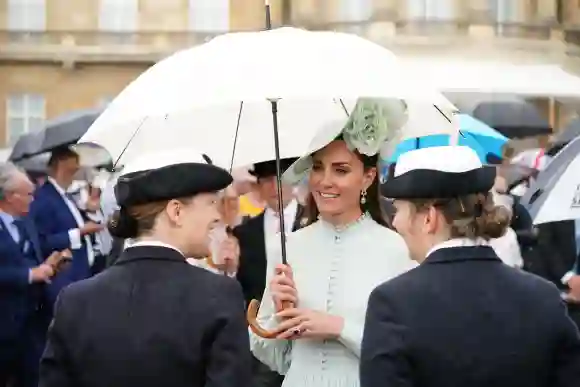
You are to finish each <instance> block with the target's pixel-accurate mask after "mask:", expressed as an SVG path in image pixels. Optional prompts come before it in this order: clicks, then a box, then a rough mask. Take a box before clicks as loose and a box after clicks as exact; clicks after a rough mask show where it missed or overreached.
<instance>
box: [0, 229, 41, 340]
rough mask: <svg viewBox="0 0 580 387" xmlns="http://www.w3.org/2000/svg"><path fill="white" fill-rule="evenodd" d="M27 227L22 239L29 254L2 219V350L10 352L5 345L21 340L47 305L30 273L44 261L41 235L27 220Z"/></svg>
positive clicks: (0, 304)
mask: <svg viewBox="0 0 580 387" xmlns="http://www.w3.org/2000/svg"><path fill="white" fill-rule="evenodd" d="M23 225H24V232H21V235H20V237H21V238H25V239H26V240H28V243H29V247H28V250H27V252H26V253H25V252H24V251H23V250H22V249H21V248H20V246H19V245H18V244H17V243H16V242H15V241H14V239H13V238H12V236H11V235H10V232H9V231H8V229H7V227H8V225H5V224H4V223H3V222H2V220H1V219H0V311H1V312H0V350H2V349H9V348H8V345H7V344H5V345H3V344H2V343H3V342H4V343H6V342H10V341H13V340H18V338H19V336H20V335H21V334H22V332H23V330H24V329H25V326H26V323H27V321H28V319H29V318H30V317H31V316H32V314H33V313H34V312H36V311H38V310H39V309H41V308H43V307H44V306H45V301H46V300H45V298H44V297H45V287H44V285H43V284H30V283H29V271H30V269H31V268H32V267H35V266H38V265H39V264H41V263H42V262H43V260H44V259H43V255H42V252H41V248H40V241H39V238H38V234H37V231H36V228H35V226H34V224H33V223H32V222H31V221H30V220H29V219H27V218H24V219H23ZM22 234H25V235H22ZM10 346H12V345H10Z"/></svg>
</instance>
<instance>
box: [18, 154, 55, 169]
mask: <svg viewBox="0 0 580 387" xmlns="http://www.w3.org/2000/svg"><path fill="white" fill-rule="evenodd" d="M49 158H50V154H49V153H45V154H41V155H36V156H33V157H30V158H25V159H21V160H19V161H15V162H14V164H16V165H17V166H19V167H20V168H22V169H24V170H25V171H26V172H28V173H31V174H45V173H46V172H47V168H48V159H49Z"/></svg>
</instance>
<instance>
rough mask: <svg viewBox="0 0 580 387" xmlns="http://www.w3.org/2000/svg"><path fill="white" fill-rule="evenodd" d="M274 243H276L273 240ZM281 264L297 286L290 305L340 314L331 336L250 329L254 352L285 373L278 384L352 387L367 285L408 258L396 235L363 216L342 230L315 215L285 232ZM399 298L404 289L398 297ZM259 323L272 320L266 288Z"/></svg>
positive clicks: (400, 268) (404, 265) (405, 266)
mask: <svg viewBox="0 0 580 387" xmlns="http://www.w3.org/2000/svg"><path fill="white" fill-rule="evenodd" d="M278 246H279V244H278ZM270 257H271V258H272V259H271V260H270V261H269V262H268V273H269V275H272V273H273V272H274V268H275V266H276V265H277V264H279V263H280V262H281V255H280V247H278V248H277V249H276V250H273V251H271V252H270ZM287 258H288V264H289V265H290V266H292V269H293V273H294V280H295V282H296V288H297V290H298V294H299V299H300V304H299V305H298V307H300V308H307V309H313V310H318V311H322V312H326V313H330V314H334V315H338V316H341V317H343V318H344V328H343V331H342V334H341V336H340V338H339V339H338V340H324V341H323V340H310V339H299V340H294V341H287V340H271V339H262V338H260V337H258V336H256V335H254V334H253V333H252V332H250V343H251V349H252V352H253V353H254V355H255V356H256V358H258V360H260V361H261V362H263V363H264V364H266V365H267V366H268V367H270V368H271V369H272V370H275V371H277V372H279V373H281V374H284V375H286V376H285V379H284V383H283V387H331V386H332V387H334V386H338V387H358V386H359V356H360V346H361V341H362V334H363V327H364V320H365V314H366V306H367V301H368V297H369V295H370V293H371V291H372V290H373V289H374V288H375V287H376V286H378V285H379V284H381V283H383V282H385V281H387V280H389V279H391V278H393V277H396V276H398V275H400V274H402V273H404V272H406V271H408V270H409V269H411V268H413V267H415V266H416V264H415V263H414V262H413V261H411V259H410V258H409V254H408V250H407V247H406V245H405V242H404V241H403V239H402V238H401V237H400V236H399V235H398V234H397V233H395V232H394V231H391V230H389V229H387V228H385V227H382V226H380V225H379V224H377V223H376V222H375V221H374V220H372V219H371V218H370V217H368V216H367V217H365V218H363V219H361V220H360V221H358V222H355V223H353V224H351V226H350V227H347V228H346V229H343V230H342V231H340V230H337V229H335V228H334V227H333V226H331V225H330V224H328V223H326V222H325V221H323V220H319V221H318V222H316V223H314V224H312V225H310V226H308V227H305V228H303V229H300V230H298V231H295V232H293V233H291V234H289V235H288V243H287ZM402 297H404V295H402ZM258 321H259V322H260V325H261V326H262V327H264V328H266V329H272V328H275V327H276V326H277V325H278V323H279V321H278V319H277V317H276V316H275V309H274V305H273V302H272V296H271V294H270V291H269V289H266V291H265V293H264V297H263V298H262V303H261V306H260V311H259V314H258Z"/></svg>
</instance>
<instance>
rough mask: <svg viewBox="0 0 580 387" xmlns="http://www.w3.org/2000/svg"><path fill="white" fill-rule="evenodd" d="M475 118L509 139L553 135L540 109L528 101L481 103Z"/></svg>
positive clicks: (477, 107)
mask: <svg viewBox="0 0 580 387" xmlns="http://www.w3.org/2000/svg"><path fill="white" fill-rule="evenodd" d="M472 116H473V117H475V118H477V119H478V120H480V121H483V122H485V123H486V124H488V125H489V126H491V127H493V128H495V129H496V130H498V131H499V132H500V133H502V134H503V135H504V136H506V137H509V138H525V137H533V136H538V135H545V134H551V133H552V128H551V127H550V124H549V123H548V121H547V120H546V119H545V118H543V117H542V115H541V114H540V112H538V109H536V107H535V106H534V105H532V104H530V103H529V102H526V101H487V102H481V103H480V104H478V105H477V106H476V108H475V109H474V110H473V114H472Z"/></svg>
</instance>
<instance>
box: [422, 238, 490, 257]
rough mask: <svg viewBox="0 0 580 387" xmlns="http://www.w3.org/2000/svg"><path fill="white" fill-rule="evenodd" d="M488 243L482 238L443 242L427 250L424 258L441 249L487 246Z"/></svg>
mask: <svg viewBox="0 0 580 387" xmlns="http://www.w3.org/2000/svg"><path fill="white" fill-rule="evenodd" d="M488 245H489V243H488V242H486V241H485V239H483V238H478V239H477V240H473V239H469V238H453V239H449V240H447V241H445V242H441V243H438V244H436V245H435V246H433V247H432V248H431V250H429V252H428V253H427V255H426V256H425V257H429V256H430V255H431V254H433V253H434V252H436V251H437V250H441V249H450V248H452V247H474V246H488Z"/></svg>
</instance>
